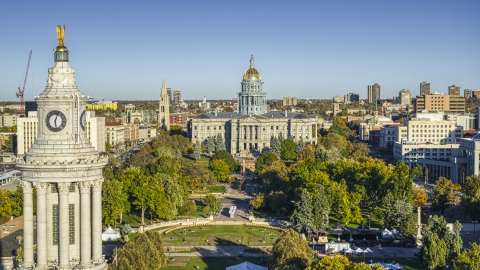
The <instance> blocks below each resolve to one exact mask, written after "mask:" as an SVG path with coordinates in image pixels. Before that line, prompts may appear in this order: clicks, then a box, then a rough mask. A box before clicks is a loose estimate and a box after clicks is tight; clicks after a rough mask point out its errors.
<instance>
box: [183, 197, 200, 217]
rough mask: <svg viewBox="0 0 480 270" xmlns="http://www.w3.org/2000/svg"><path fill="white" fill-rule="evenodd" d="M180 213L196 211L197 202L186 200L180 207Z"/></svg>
mask: <svg viewBox="0 0 480 270" xmlns="http://www.w3.org/2000/svg"><path fill="white" fill-rule="evenodd" d="M180 209H181V211H180V214H182V215H184V214H187V215H188V214H190V213H191V212H194V211H196V210H197V204H196V203H195V201H194V200H186V201H185V203H184V204H183V205H182V207H181V208H180Z"/></svg>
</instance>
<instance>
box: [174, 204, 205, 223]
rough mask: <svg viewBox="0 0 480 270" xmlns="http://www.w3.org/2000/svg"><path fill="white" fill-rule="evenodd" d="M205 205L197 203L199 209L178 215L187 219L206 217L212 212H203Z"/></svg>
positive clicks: (179, 217)
mask: <svg viewBox="0 0 480 270" xmlns="http://www.w3.org/2000/svg"><path fill="white" fill-rule="evenodd" d="M203 207H204V206H203V205H201V204H198V203H197V210H195V211H193V212H191V213H190V214H188V215H185V216H178V219H187V218H198V217H200V218H206V217H208V216H209V215H210V213H207V214H205V213H203Z"/></svg>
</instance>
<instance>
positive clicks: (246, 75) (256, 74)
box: [243, 55, 262, 81]
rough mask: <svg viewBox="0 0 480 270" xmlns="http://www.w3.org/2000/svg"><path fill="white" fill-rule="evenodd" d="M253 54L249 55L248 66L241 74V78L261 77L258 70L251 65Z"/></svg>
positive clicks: (250, 79)
mask: <svg viewBox="0 0 480 270" xmlns="http://www.w3.org/2000/svg"><path fill="white" fill-rule="evenodd" d="M253 62H254V60H253V55H252V57H250V67H249V68H248V69H247V70H246V71H245V73H244V74H243V80H248V81H259V80H261V79H262V77H261V76H260V72H258V70H257V69H256V68H255V67H254V66H253Z"/></svg>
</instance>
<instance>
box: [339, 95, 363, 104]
mask: <svg viewBox="0 0 480 270" xmlns="http://www.w3.org/2000/svg"><path fill="white" fill-rule="evenodd" d="M359 100H360V96H359V95H358V94H354V93H348V94H346V95H344V96H343V103H345V104H350V103H352V102H357V101H359Z"/></svg>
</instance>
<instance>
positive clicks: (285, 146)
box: [280, 133, 297, 160]
mask: <svg viewBox="0 0 480 270" xmlns="http://www.w3.org/2000/svg"><path fill="white" fill-rule="evenodd" d="M280 134H281V133H280ZM295 148H296V145H295V142H294V141H293V140H292V139H290V138H289V139H286V140H284V141H283V142H282V146H281V148H280V153H281V156H282V159H285V160H294V159H296V157H297V154H296V153H295Z"/></svg>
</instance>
